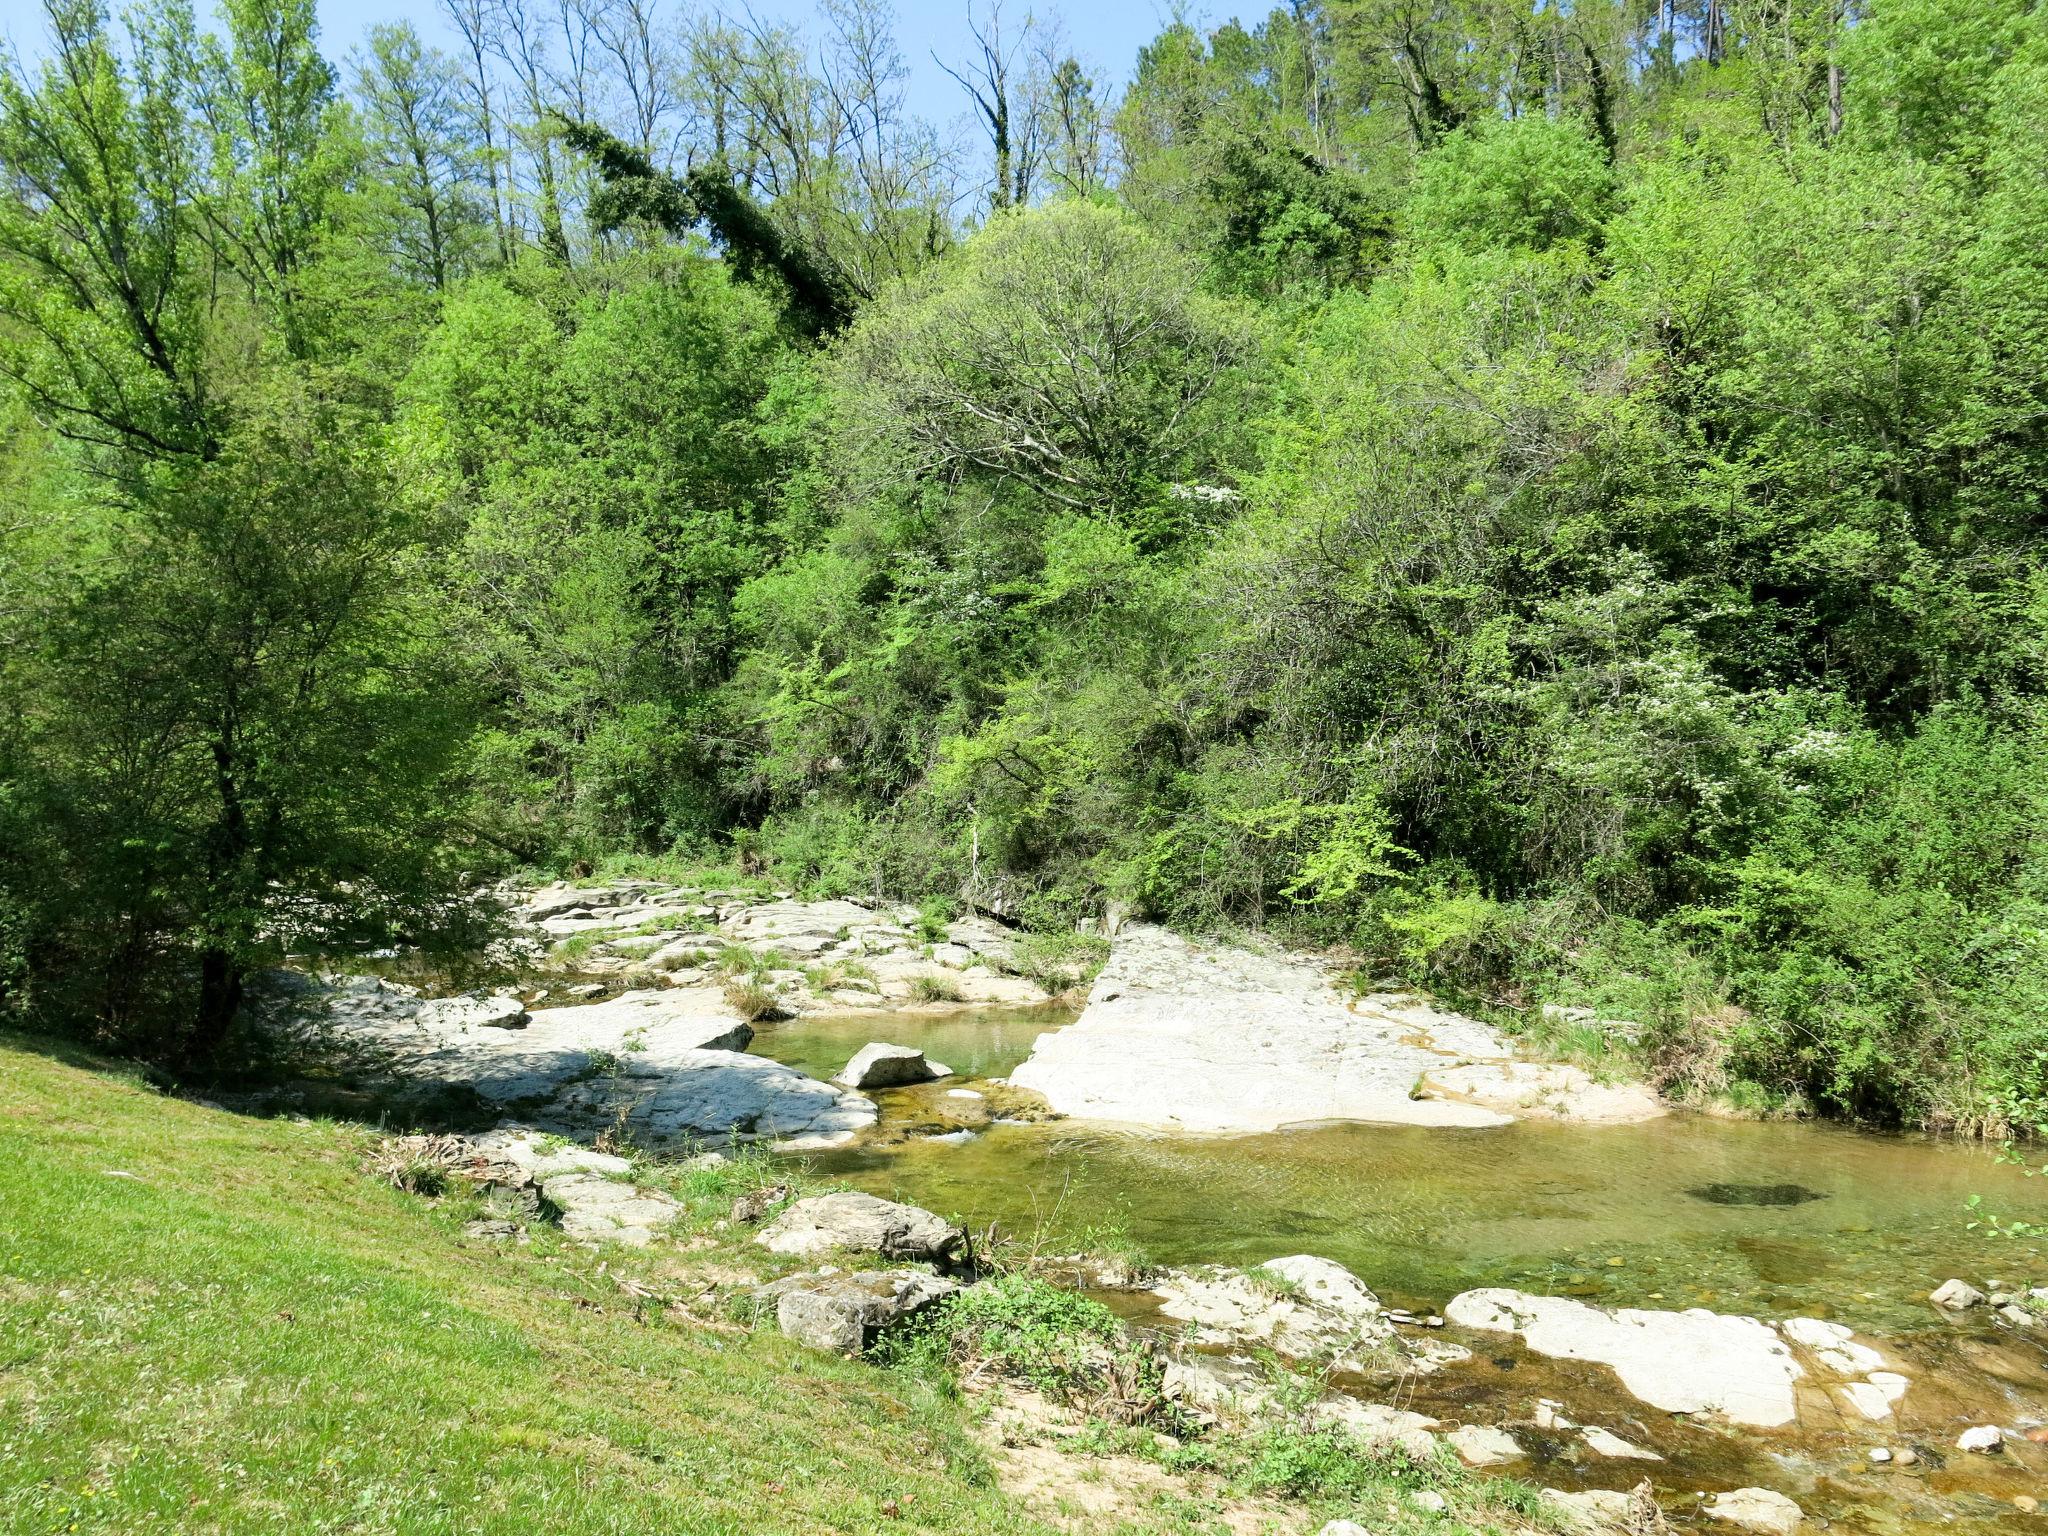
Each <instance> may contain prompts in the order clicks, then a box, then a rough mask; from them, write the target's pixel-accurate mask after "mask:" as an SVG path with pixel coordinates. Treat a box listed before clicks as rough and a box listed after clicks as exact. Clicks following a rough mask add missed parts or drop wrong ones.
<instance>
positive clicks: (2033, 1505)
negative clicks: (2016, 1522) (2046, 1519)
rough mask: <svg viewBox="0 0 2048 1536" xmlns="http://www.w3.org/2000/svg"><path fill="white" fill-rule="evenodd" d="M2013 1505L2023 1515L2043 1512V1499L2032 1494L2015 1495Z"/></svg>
mask: <svg viewBox="0 0 2048 1536" xmlns="http://www.w3.org/2000/svg"><path fill="white" fill-rule="evenodd" d="M2012 1507H2013V1508H2014V1509H2016V1510H2018V1511H2019V1512H2020V1513H2021V1514H2023V1515H2037V1514H2039V1513H2040V1512H2041V1501H2040V1500H2039V1499H2037V1498H2035V1497H2034V1496H2033V1495H2031V1494H2026V1493H2022V1494H2016V1495H2014V1497H2013V1501H2012Z"/></svg>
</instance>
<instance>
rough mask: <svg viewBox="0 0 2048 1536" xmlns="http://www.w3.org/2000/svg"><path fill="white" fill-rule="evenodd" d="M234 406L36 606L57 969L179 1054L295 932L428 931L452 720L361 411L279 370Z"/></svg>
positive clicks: (66, 984)
mask: <svg viewBox="0 0 2048 1536" xmlns="http://www.w3.org/2000/svg"><path fill="white" fill-rule="evenodd" d="M234 403H235V408H236V409H235V425H234V426H233V428H231V429H230V430H229V431H228V432H227V433H226V434H225V435H224V436H223V439H222V442H221V446H220V451H219V453H218V454H217V455H216V456H215V457H214V459H213V460H211V461H210V462H207V463H205V464H201V465H197V466H195V467H193V468H191V469H189V470H186V471H184V472H182V473H179V474H177V475H175V476H172V477H170V478H168V479H165V480H164V481H162V482H161V483H159V484H158V485H155V486H152V487H151V488H150V489H149V490H148V491H147V492H146V493H145V495H144V496H143V499H142V500H141V501H140V502H139V503H138V504H137V505H136V506H135V507H134V508H133V509H132V512H131V513H130V514H129V515H128V516H126V517H124V518H123V536H122V540H121V543H120V546H119V548H118V551H117V552H116V554H115V555H114V556H113V557H112V558H111V559H108V560H106V561H105V562H103V563H101V564H100V565H98V566H97V567H96V568H93V569H90V570H89V571H88V572H86V573H85V575H84V579H82V580H81V581H80V582H79V584H78V585H77V586H76V587H75V588H74V589H73V590H72V591H71V592H70V593H69V594H67V595H66V597H65V598H64V599H63V600H62V601H61V602H59V603H57V604H56V605H55V606H54V608H53V610H52V611H51V612H49V614H48V617H47V623H46V626H45V631H44V641H43V646H42V649H41V654H40V657H39V659H38V660H37V662H36V663H35V666H36V669H37V671H38V673H39V676H38V678H37V681H38V683H39V684H40V686H39V687H38V688H37V689H36V690H35V691H34V693H33V694H32V696H31V697H32V699H33V703H32V705H31V707H30V709H29V711H28V712H27V714H26V715H25V717H24V719H23V722H22V723H23V725H24V728H25V738H26V739H25V749H26V750H25V753H24V755H25V756H26V758H27V759H28V767H29V773H28V779H29V783H30V786H31V792H32V795H33V799H34V803H35V804H36V805H37V807H38V810H39V812H40V814H42V815H43V816H45V817H47V818H48V819H49V822H50V824H51V825H53V826H54V827H56V828H57V829H58V831H57V844H58V863H59V870H58V871H57V873H60V874H61V875H62V877H63V878H64V879H65V881H66V886H67V888H68V889H70V890H72V891H73V892H75V893H76V895H77V900H76V901H75V902H74V903H69V904H66V905H65V906H62V907H58V908H54V909H50V910H49V911H48V912H47V913H46V922H47V924H48V925H49V928H50V930H51V931H50V932H49V933H48V934H47V935H46V939H47V943H48V947H49V949H50V952H51V955H52V957H53V958H60V959H62V960H63V961H64V962H66V965H67V966H68V968H69V970H70V974H69V975H68V976H61V975H60V977H59V978H58V979H59V981H60V985H59V986H58V987H56V988H53V989H52V990H54V991H58V992H68V993H69V994H70V995H71V996H72V997H73V998H74V999H75V1000H77V1001H78V1002H79V1003H81V1004H82V1005H83V1007H84V1008H85V1009H86V1010H87V1011H89V1012H90V1013H91V1014H92V1015H94V1016H97V1017H98V1018H100V1019H101V1020H103V1021H105V1022H106V1023H107V1024H108V1025H109V1026H110V1027H112V1028H113V1029H114V1030H116V1031H117V1032H118V1033H119V1035H120V1036H121V1037H122V1038H123V1040H124V1043H126V1044H129V1045H131V1046H134V1047H136V1048H138V1049H141V1050H143V1051H145V1052H146V1053H148V1054H151V1055H155V1056H158V1057H161V1058H171V1059H177V1060H185V1061H196V1060H203V1059H207V1058H210V1057H212V1056H213V1055H215V1054H216V1053H217V1052H219V1051H220V1050H221V1049H222V1048H223V1046H224V1045H225V1044H226V1042H227V1041H228V1039H229V1037H230V1034H231V1032H232V1029H233V1026H234V1023H235V1020H236V1015H237V1012H238V1010H239V1007H240V1004H241V1001H242V998H243V995H244V991H245V988H246V985H247V982H248V979H249V977H250V975H251V974H252V972H253V971H254V970H255V969H256V968H258V967H259V966H261V965H263V964H266V963H272V962H274V961H275V959H276V958H277V957H278V956H279V955H280V954H281V953H282V952H283V951H284V950H285V949H286V948H293V947H297V948H304V947H317V946H319V945H321V944H323V943H329V942H334V941H336V940H338V939H341V938H343V937H344V936H346V935H349V934H355V935H362V934H366V933H375V932H377V931H379V930H380V928H381V929H383V930H385V931H389V929H390V928H392V927H396V928H398V929H400V930H401V931H411V932H415V933H417V932H419V931H421V930H422V929H424V928H427V927H429V926H431V923H432V921H433V918H434V913H435V907H436V904H437V901H438V898H439V897H440V896H441V894H442V893H443V892H445V891H446V890H447V888H448V887H447V884H446V882H447V881H448V878H449V872H448V871H447V870H446V869H445V867H440V866H438V865H437V859H436V853H435V850H436V849H437V848H438V847H439V846H440V841H441V839H440V836H439V819H440V818H441V817H442V816H443V815H444V814H445V806H446V804H447V799H446V793H445V787H444V784H443V779H442V776H443V774H444V772H445V771H446V769H447V768H448V767H449V765H450V763H451V760H452V756H453V753H454V751H455V749H456V748H457V746H458V745H459V743H460V742H461V740H462V738H463V722H462V718H461V714H460V710H459V708H458V707H457V706H458V703H459V694H458V693H457V692H456V690H455V689H454V687H453V679H452V677H451V676H450V674H449V673H448V671H447V669H446V667H445V665H444V664H443V663H442V662H441V661H440V660H439V659H437V656H436V642H435V638H434V636H433V632H432V614H433V611H434V610H433V605H432V604H431V603H430V602H424V601H422V594H421V593H420V592H419V590H418V589H417V587H416V586H415V585H414V584H413V582H412V580H411V574H410V573H411V572H413V571H416V570H417V565H416V563H415V562H414V561H413V560H412V558H411V556H412V552H413V549H414V545H415V540H416V538H417V534H418V531H419V530H418V529H417V528H416V527H415V526H414V525H413V524H411V523H410V522H409V520H408V519H407V518H406V517H405V516H404V515H403V514H402V513H401V512H399V511H397V510H395V509H396V505H397V503H396V499H395V498H394V497H393V496H392V495H391V494H390V485H389V459H388V456H387V455H385V453H384V452H383V448H382V443H381V434H379V433H378V431H377V430H376V427H375V423H374V422H373V421H371V420H369V419H367V418H365V417H364V415H363V414H362V413H361V412H359V411H356V410H353V409H351V408H349V407H346V406H344V405H341V404H339V403H337V402H334V401H332V400H329V399H326V398H323V397H322V396H321V395H320V393H319V392H318V390H317V388H315V387H314V386H312V385H311V384H310V383H309V382H308V381H307V380H306V379H305V378H304V377H302V376H298V375H294V374H292V373H280V374H277V375H273V376H272V377H270V378H269V379H267V380H266V381H265V382H264V383H263V384H261V385H259V386H257V387H256V391H255V392H254V393H253V394H250V395H245V396H243V397H241V398H238V399H237V400H236V401H235V402H234Z"/></svg>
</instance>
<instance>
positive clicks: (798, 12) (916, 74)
mask: <svg viewBox="0 0 2048 1536" xmlns="http://www.w3.org/2000/svg"><path fill="white" fill-rule="evenodd" d="M27 3H28V0H0V9H5V8H7V6H8V5H9V4H24V5H25V4H27ZM319 4H320V24H321V28H322V30H323V32H324V34H325V39H326V49H327V53H328V55H329V57H332V58H339V57H341V56H342V55H344V54H346V53H347V52H348V51H349V49H351V48H352V47H354V46H355V45H356V43H357V42H358V41H359V40H360V39H361V38H362V36H363V34H364V33H365V32H366V31H368V30H369V28H370V27H372V26H374V25H375V24H377V23H378V22H385V21H399V20H404V19H408V18H409V19H410V20H411V21H412V23H413V25H415V26H416V27H418V28H419V29H420V30H421V32H422V33H423V34H429V33H430V34H431V35H432V36H433V38H434V40H435V41H436V42H437V43H439V44H440V45H441V46H444V47H445V46H446V45H447V36H446V31H445V27H444V26H443V24H442V23H441V20H440V14H441V13H440V7H439V5H438V3H437V0H319ZM1032 8H1033V7H1030V6H1029V5H1028V4H1026V3H1024V0H1010V3H1009V4H1008V5H1007V6H1006V8H1005V9H1006V10H1007V11H1008V13H1009V15H1010V17H1011V19H1012V20H1013V21H1014V20H1015V19H1016V18H1019V17H1021V16H1022V15H1023V14H1024V13H1025V11H1026V10H1027V9H1032ZM1271 8H1272V0H1266V3H1262V4H1261V3H1254V4H1234V3H1232V0H1209V3H1207V4H1201V3H1197V4H1195V5H1193V6H1191V7H1189V16H1190V19H1191V20H1193V21H1195V22H1197V23H1198V24H1202V25H1207V26H1220V25H1221V24H1222V23H1223V22H1225V21H1227V20H1229V19H1230V18H1232V17H1233V16H1235V17H1239V18H1245V19H1250V18H1256V17H1262V16H1264V15H1265V14H1266V13H1267V12H1268V11H1269V10H1270V9H1271ZM198 9H199V10H200V11H201V12H202V13H204V12H205V11H206V10H207V9H208V4H207V0H199V5H198ZM1035 9H1037V10H1039V11H1040V12H1041V13H1046V12H1050V13H1055V14H1057V15H1058V16H1059V18H1060V21H1061V23H1062V25H1063V26H1064V28H1065V30H1066V35H1067V41H1068V45H1069V47H1070V48H1071V49H1072V51H1073V52H1075V53H1076V54H1078V55H1079V56H1080V57H1081V58H1082V59H1083V60H1084V61H1086V62H1087V63H1088V64H1089V65H1090V66H1091V67H1092V68H1093V69H1094V70H1095V71H1096V72H1097V74H1098V75H1100V76H1101V77H1102V78H1103V79H1105V80H1109V81H1114V82H1116V83H1118V84H1121V83H1122V82H1123V81H1124V80H1126V79H1128V78H1129V76H1130V73H1131V69H1132V66H1133V65H1134V64H1135V63H1136V62H1137V57H1138V49H1139V47H1140V45H1142V44H1144V43H1146V42H1149V41H1150V40H1151V39H1152V37H1153V36H1155V35H1156V34H1157V33H1158V31H1159V30H1160V28H1161V27H1162V26H1164V25H1165V23H1166V19H1167V17H1168V15H1169V14H1170V12H1171V10H1172V5H1171V0H1064V3H1061V0H1053V3H1051V4H1046V5H1040V6H1037V7H1035ZM753 10H754V13H755V14H756V15H758V16H761V17H762V18H764V19H774V20H784V21H790V22H798V23H801V22H802V21H804V20H805V19H806V18H808V17H809V16H811V15H812V14H814V8H813V7H812V6H811V5H809V4H807V3H805V0H756V3H755V4H754V6H753ZM896 17H897V24H896V41H897V44H898V45H899V46H900V47H901V48H902V50H903V56H904V60H905V62H906V63H908V64H909V66H910V70H911V89H910V101H911V106H912V109H913V110H914V111H916V112H917V113H918V115H919V116H922V117H926V118H930V119H931V120H933V121H934V122H938V123H949V122H951V121H952V120H953V119H954V118H955V117H957V116H959V115H961V114H962V113H964V112H965V111H966V110H967V104H966V98H965V97H964V96H963V95H962V94H961V91H960V87H959V86H957V85H955V84H954V83H953V81H952V80H950V79H948V78H947V76H946V75H945V73H944V72H943V71H941V70H940V69H939V67H938V65H936V64H935V63H933V62H932V54H933V52H934V51H936V52H937V53H938V55H939V56H940V57H941V58H943V59H945V60H946V61H947V62H948V63H954V64H957V63H959V62H960V61H961V60H963V59H964V58H965V57H966V56H967V53H968V50H969V48H970V47H971V46H972V43H971V40H970V38H969V35H968V31H967V5H966V0H897V3H896ZM10 30H11V31H13V32H15V34H16V35H17V37H19V36H20V35H21V33H23V32H24V31H28V30H30V28H26V27H22V26H18V25H17V26H14V27H11V28H10ZM23 40H24V41H26V39H23Z"/></svg>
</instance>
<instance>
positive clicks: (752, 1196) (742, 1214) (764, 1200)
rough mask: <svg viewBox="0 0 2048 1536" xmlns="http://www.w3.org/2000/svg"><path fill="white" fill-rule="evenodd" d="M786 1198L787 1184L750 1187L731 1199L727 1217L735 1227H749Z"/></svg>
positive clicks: (787, 1193)
mask: <svg viewBox="0 0 2048 1536" xmlns="http://www.w3.org/2000/svg"><path fill="white" fill-rule="evenodd" d="M788 1198H789V1186H788V1185H787V1184H770V1185H768V1186H767V1187H765V1188H763V1189H750V1190H748V1191H747V1192H746V1193H745V1194H744V1195H741V1196H740V1197H739V1199H737V1200H735V1201H733V1203H732V1213H731V1215H730V1217H729V1218H728V1219H729V1220H730V1221H731V1222H732V1224H733V1225H734V1226H736V1227H751V1226H752V1225H753V1224H754V1223H755V1222H757V1221H759V1220H760V1219H761V1218H762V1217H764V1216H766V1215H767V1214H768V1213H769V1212H770V1211H772V1210H774V1209H775V1207H776V1206H778V1205H780V1204H782V1202H783V1201H785V1200H787V1199H788Z"/></svg>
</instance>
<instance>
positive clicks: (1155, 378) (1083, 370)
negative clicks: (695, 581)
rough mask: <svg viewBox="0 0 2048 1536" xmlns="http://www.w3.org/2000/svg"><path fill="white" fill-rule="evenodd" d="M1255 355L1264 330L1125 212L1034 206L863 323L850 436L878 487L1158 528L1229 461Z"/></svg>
mask: <svg viewBox="0 0 2048 1536" xmlns="http://www.w3.org/2000/svg"><path fill="white" fill-rule="evenodd" d="M1258 352H1259V338H1258V334H1257V331H1256V328H1255V327H1254V326H1253V324H1252V323H1251V321H1250V319H1249V317H1248V316H1246V315H1245V314H1244V313H1243V312H1242V311H1240V310H1238V309H1235V308H1233V307H1232V306H1230V305H1227V304H1223V303H1219V302H1217V301H1215V300H1213V299H1210V298H1208V297H1206V296H1205V295H1203V294H1202V293H1201V292H1199V290H1198V288H1197V286H1196V275H1195V272H1194V271H1193V269H1192V268H1191V266H1190V265H1189V264H1188V263H1187V262H1186V261H1185V260H1183V259H1182V258H1180V257H1178V256H1176V255H1175V254H1174V253H1173V252H1172V251H1170V250H1168V249H1166V248H1165V247H1163V246H1161V245H1160V244H1159V243H1158V242H1157V241H1156V240H1154V239H1153V238H1151V237H1150V236H1148V235H1147V234H1146V233H1145V231H1144V230H1143V229H1142V228H1141V227H1140V226H1138V225H1137V224H1136V223H1135V222H1133V221H1132V220H1131V219H1130V218H1129V217H1128V216H1127V215H1125V214H1122V213H1119V212H1117V211H1116V210H1114V209H1110V208H1102V207H1097V206H1095V205H1093V204H1089V203H1066V204H1061V205H1058V206H1056V207H1053V208H1048V209H1043V210H1034V211H1020V212H1015V213H1012V214H1010V215H1008V216H1005V217H1002V218H998V219H994V220H992V221H991V222H990V224H989V226H988V228H987V229H986V230H984V231H983V232H982V234H981V235H980V236H979V238H977V239H976V240H975V241H973V242H972V243H971V244H970V245H969V246H968V247H967V249H966V250H965V251H964V252H963V254H962V258H961V260H960V261H958V262H956V263H952V264H949V265H948V266H947V267H945V268H942V269H940V270H939V271H937V272H936V273H935V274H934V275H933V276H932V278H931V279H930V280H929V281H927V282H925V283H923V284H920V285H918V286H917V287H914V288H912V289H910V290H908V291H906V292H905V293H904V294H902V295H901V296H900V297H898V298H896V299H895V300H894V301H893V302H892V303H890V304H888V305H886V306H882V307H878V308H877V309H875V310H873V311H871V312H870V313H869V314H868V315H867V316H865V317H864V319H863V322H862V324H861V325H860V326H859V328H858V329H857V330H856V331H855V333H854V334H853V335H852V336H851V337H850V338H849V341H848V343H847V346H846V348H845V350H844V353H843V354H842V356H841V359H840V368H841V378H842V379H843V381H844V394H843V398H844V400H845V402H846V419H845V421H844V424H843V425H842V426H841V427H840V428H839V430H840V432H841V434H842V441H843V443H844V444H845V446H846V451H847V453H848V455H849V462H850V463H860V464H862V465H863V468H862V469H860V470H859V471H858V472H859V473H860V474H861V475H862V476H863V477H865V479H866V481H867V483H870V484H873V483H882V482H886V481H888V480H890V479H892V478H895V477H898V476H907V477H911V478H917V479H924V478H934V479H941V480H944V479H950V478H954V477H957V476H960V475H964V474H978V475H987V476H991V477H994V478H996V479H998V480H1003V481H1014V482H1015V483H1017V484H1019V485H1021V486H1024V487H1026V488H1028V489H1029V490H1031V491H1033V492H1034V493H1036V494H1038V495H1041V496H1044V497H1045V498H1047V499H1048V500H1049V501H1051V502H1054V503H1057V504H1058V505H1061V506H1066V507H1071V508H1074V509H1076V510H1088V511H1094V512H1103V513H1118V514H1122V515H1125V516H1129V517H1141V518H1142V517H1151V518H1153V519H1154V520H1158V519H1159V514H1158V513H1157V512H1150V513H1148V512H1146V511H1145V509H1147V508H1153V507H1156V506H1157V504H1158V503H1159V501H1160V499H1161V496H1162V493H1163V492H1164V490H1165V488H1166V486H1167V484H1168V483H1169V482H1171V481H1172V480H1174V479H1175V478H1177V477H1181V476H1202V475H1208V474H1213V473H1215V472H1217V471H1218V470H1219V469H1221V468H1222V466H1223V464H1224V463H1226V462H1227V460H1228V457H1229V451H1230V446H1231V443H1232V440H1233V438H1234V436H1235V431H1236V427H1237V425H1238V421H1239V420H1240V417H1239V414H1238V413H1239V412H1240V411H1241V410H1242V406H1243V402H1244V400H1245V398H1246V395H1245V386H1246V384H1247V383H1248V382H1249V379H1250V376H1253V375H1255V372H1256V360H1257V357H1258ZM1173 521H1174V520H1173V519H1171V518H1168V519H1166V520H1165V521H1164V526H1160V527H1154V528H1148V529H1147V532H1148V535H1159V534H1163V533H1164V532H1165V531H1166V527H1170V526H1171V523H1172V522H1173Z"/></svg>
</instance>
